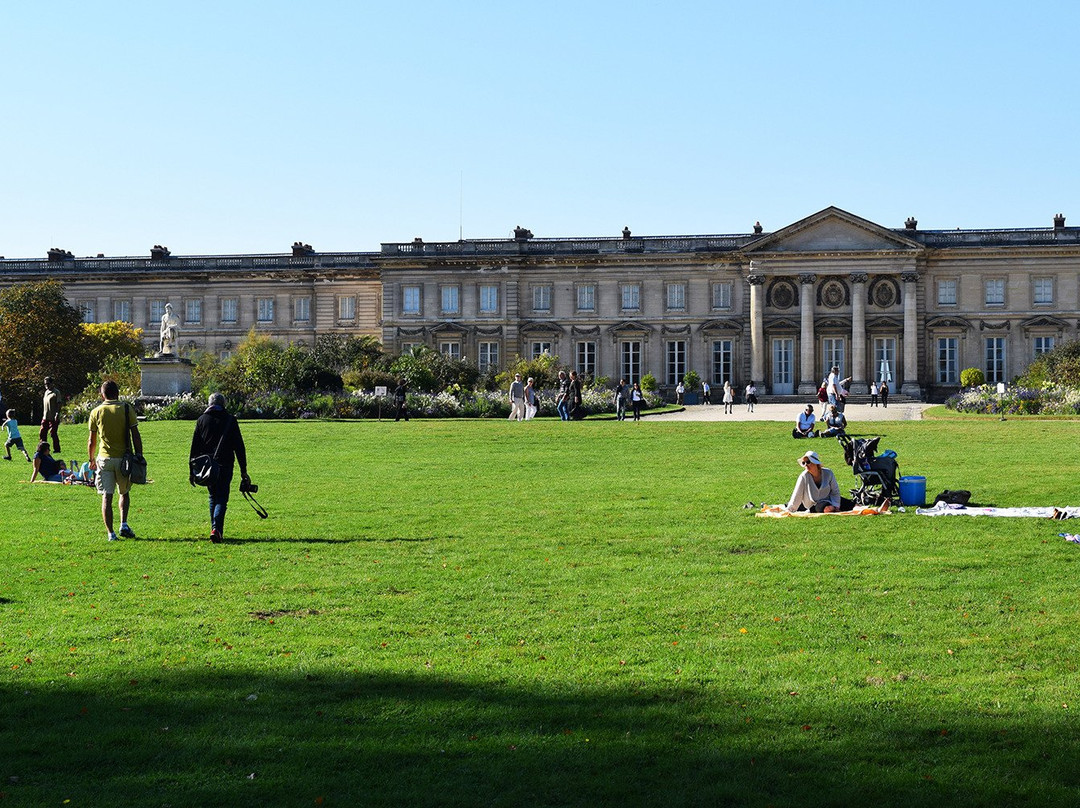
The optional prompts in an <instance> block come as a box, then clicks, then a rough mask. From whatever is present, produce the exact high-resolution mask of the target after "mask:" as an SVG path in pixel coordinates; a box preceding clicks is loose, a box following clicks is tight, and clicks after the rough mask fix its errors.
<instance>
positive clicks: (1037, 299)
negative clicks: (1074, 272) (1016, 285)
mask: <svg viewBox="0 0 1080 808" xmlns="http://www.w3.org/2000/svg"><path fill="white" fill-rule="evenodd" d="M1033 284H1034V288H1033V289H1032V302H1033V303H1034V304H1035V305H1036V306H1049V305H1051V304H1052V303H1053V302H1054V279H1053V278H1036V279H1035V280H1034V281H1033Z"/></svg>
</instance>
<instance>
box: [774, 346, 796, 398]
mask: <svg viewBox="0 0 1080 808" xmlns="http://www.w3.org/2000/svg"><path fill="white" fill-rule="evenodd" d="M794 358H795V340H794V339H792V338H791V337H773V341H772V385H771V392H772V394H773V395H776V396H790V395H792V394H793V393H794V392H795V374H794V367H793V363H794Z"/></svg>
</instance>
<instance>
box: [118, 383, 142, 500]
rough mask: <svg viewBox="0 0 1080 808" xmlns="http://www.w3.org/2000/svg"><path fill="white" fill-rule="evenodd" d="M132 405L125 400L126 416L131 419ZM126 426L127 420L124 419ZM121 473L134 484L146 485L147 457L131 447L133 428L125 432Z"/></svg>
mask: <svg viewBox="0 0 1080 808" xmlns="http://www.w3.org/2000/svg"><path fill="white" fill-rule="evenodd" d="M130 416H131V405H130V404H128V403H127V402H126V401H125V402H124V417H125V419H128V420H130ZM124 424H125V426H126V425H127V420H125V421H124ZM120 473H121V474H122V475H124V476H125V477H127V478H128V479H129V480H130V481H131V483H132V485H146V458H145V457H143V456H142V455H141V454H135V452H134V451H132V448H131V429H130V428H128V429H126V430H125V432H124V456H123V457H122V458H120Z"/></svg>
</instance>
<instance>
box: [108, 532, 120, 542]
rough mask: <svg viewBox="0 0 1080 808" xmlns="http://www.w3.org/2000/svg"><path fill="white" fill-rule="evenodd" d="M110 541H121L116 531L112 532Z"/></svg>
mask: <svg viewBox="0 0 1080 808" xmlns="http://www.w3.org/2000/svg"><path fill="white" fill-rule="evenodd" d="M109 541H119V537H118V536H117V535H116V534H115V533H110V534H109Z"/></svg>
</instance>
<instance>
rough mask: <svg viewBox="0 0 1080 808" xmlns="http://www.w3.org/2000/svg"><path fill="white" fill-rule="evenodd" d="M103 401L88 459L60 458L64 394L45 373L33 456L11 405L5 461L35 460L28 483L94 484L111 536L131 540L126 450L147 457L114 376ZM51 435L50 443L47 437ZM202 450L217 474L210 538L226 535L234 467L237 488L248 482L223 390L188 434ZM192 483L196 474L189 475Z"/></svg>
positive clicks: (194, 448) (93, 420) (91, 427)
mask: <svg viewBox="0 0 1080 808" xmlns="http://www.w3.org/2000/svg"><path fill="white" fill-rule="evenodd" d="M99 395H100V397H101V403H100V404H99V405H98V406H97V407H95V408H94V409H93V411H91V413H90V418H89V420H88V423H87V427H88V432H89V436H88V439H87V444H86V454H87V460H86V462H84V463H82V464H78V463H77V462H76V461H71V462H70V463H68V462H66V461H64V460H61V459H59V455H60V435H59V427H60V419H61V416H60V410H61V403H62V398H61V395H60V391H59V390H57V389H56V387H55V386H54V384H53V380H52V379H51V378H49V377H46V378H45V394H44V397H43V400H42V405H43V412H42V420H41V429H40V432H39V443H38V445H37V448H36V450H35V452H34V455H33V457H31V456H30V454H29V453H28V452H27V450H26V448H25V446H24V443H23V438H22V433H21V432H20V430H19V423H18V420H17V419H16V412H15V410H12V409H9V410H7V411H6V413H5V416H6V417H5V420H4V422H3V424H2V425H0V426H2V428H3V429H4V431H5V432H6V433H7V439H6V441H5V443H4V450H5V460H11V457H12V456H11V450H12V448H14V449H16V450H18V451H20V452H22V453H23V456H24V457H25V458H26V460H27V461H29V462H31V463H33V470H32V472H31V475H30V482H37V481H39V480H40V481H41V482H53V483H73V482H79V483H85V484H88V485H89V484H92V485H94V487H95V488H96V490H97V492H98V494H100V495H101V518H102V522H103V523H104V525H105V532H106V537H107V539H108V540H109V541H116V540H118V539H121V538H124V539H134V538H136V536H135V531H134V529H133V528H132V527H131V525H130V524H129V522H128V517H129V514H130V513H131V489H132V479H131V474H130V473H129V467H128V466H127V465H126V464H125V455H127V456H131V457H135V458H138V460H139V462H145V461H143V459H142V456H143V440H142V435H141V433H140V432H139V421H138V417H137V416H136V412H135V408H134V407H133V406H132V405H131V404H129V403H127V402H124V401H121V400H120V387H119V385H118V384H117V383H116V382H115V381H112V380H109V381H106V382H105V383H103V384H102V385H101V388H100V390H99ZM49 439H51V444H52V445H51V447H50V440H49ZM200 455H209V456H211V457H213V459H214V461H215V463H216V467H217V470H218V474H217V476H216V477H215V478H214V480H213V481H212V482H210V484H209V485H207V492H208V497H209V505H210V540H211V541H212V542H220V541H222V540H223V538H224V535H225V511H226V508H227V506H228V502H229V489H230V488H231V483H232V480H233V474H234V469H235V467H236V466H237V465H239V467H240V479H241V490H244V489H245V486H251V478H250V477H249V476H248V472H247V451H246V449H245V446H244V438H243V435H242V434H241V431H240V424H239V423H238V422H237V420H236V418H235V417H234V416H233V415H232V414H230V413H229V412H227V411H226V409H225V397H224V396H223V395H222V394H221V393H214V394H212V395H211V396H210V398H209V401H208V405H207V408H206V411H205V412H204V413H203V414H202V415H201V416H199V419H198V420H197V421H196V422H195V431H194V434H193V435H192V438H191V449H190V452H189V457H190V458H192V459H193V458H196V457H199V456H200ZM189 481H190V482H191V483H192V484H193V485H194V484H195V482H196V480H195V478H194V475H191V476H189ZM114 503H115V504H116V505H118V506H119V511H120V514H119V515H120V526H119V530H117V529H116V525H115V519H114V510H115V508H114Z"/></svg>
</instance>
